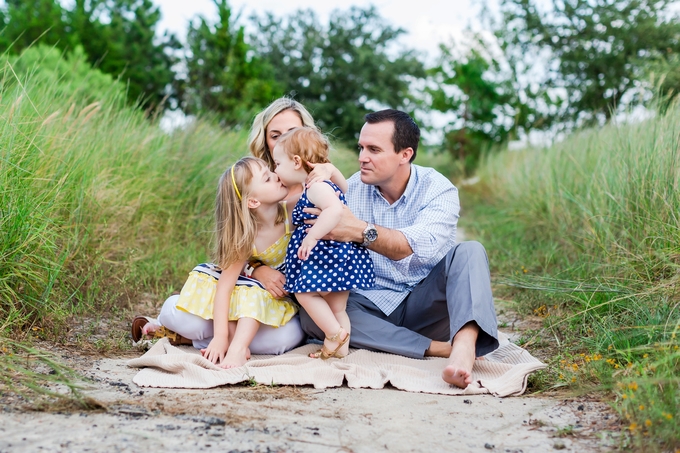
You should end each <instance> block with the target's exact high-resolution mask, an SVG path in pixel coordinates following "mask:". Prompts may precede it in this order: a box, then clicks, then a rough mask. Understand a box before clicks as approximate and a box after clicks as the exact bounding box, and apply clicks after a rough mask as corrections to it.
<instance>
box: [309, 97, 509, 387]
mask: <svg viewBox="0 0 680 453" xmlns="http://www.w3.org/2000/svg"><path fill="white" fill-rule="evenodd" d="M365 119H366V124H364V126H363V128H362V129H361V134H360V136H359V162H360V164H361V170H360V172H358V173H356V174H355V175H353V176H352V177H351V178H350V179H349V181H348V182H349V190H348V192H347V202H348V205H349V209H345V211H344V214H343V218H342V220H341V222H340V224H339V225H338V226H337V227H336V228H335V229H334V230H333V231H331V233H329V235H328V239H332V240H338V241H354V242H359V243H362V244H363V245H364V246H366V247H367V248H368V250H369V251H370V252H371V258H372V259H373V262H374V264H375V272H376V286H375V288H374V289H369V290H356V291H352V292H351V293H350V296H349V300H348V302H347V314H348V315H349V318H350V320H351V324H352V332H351V340H350V344H351V346H352V347H355V348H364V349H371V350H375V351H385V352H390V353H394V354H400V355H404V356H408V357H415V358H422V357H424V356H438V357H448V358H449V361H448V363H447V366H446V367H445V369H444V370H443V372H442V378H443V379H444V381H446V382H448V383H449V384H453V385H456V386H458V387H462V388H465V387H467V385H468V384H469V383H470V382H471V381H472V379H471V371H472V366H473V364H474V361H475V357H477V356H481V355H484V354H487V353H489V352H491V351H493V350H494V349H496V348H497V347H498V339H497V331H496V327H497V322H496V314H495V310H494V306H493V298H492V295H491V284H490V277H489V266H488V261H487V257H486V252H485V250H484V248H483V247H482V245H481V244H479V243H478V242H463V243H459V244H455V236H456V224H457V223H458V213H459V210H460V205H459V201H458V191H457V189H456V188H455V187H454V186H453V184H451V182H450V181H449V180H448V179H446V178H445V177H444V176H442V175H441V174H439V173H437V172H436V171H435V170H433V169H431V168H425V167H420V166H418V165H414V164H413V163H412V162H413V160H414V159H415V157H416V152H417V150H418V141H419V139H420V129H419V128H418V125H417V124H416V123H415V122H414V121H413V119H412V118H411V117H410V116H409V115H408V114H406V113H404V112H401V111H398V110H391V109H389V110H382V111H379V112H374V113H370V114H368V115H366V117H365ZM310 212H312V211H310ZM313 213H318V212H313ZM300 316H301V323H302V328H303V330H305V332H307V333H308V334H309V335H311V336H313V337H315V338H318V339H323V333H322V332H321V330H320V329H319V328H318V327H317V326H316V325H315V324H314V322H313V321H312V320H311V319H310V317H309V316H308V315H307V314H306V313H304V311H301V314H300Z"/></svg>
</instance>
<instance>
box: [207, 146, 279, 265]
mask: <svg viewBox="0 0 680 453" xmlns="http://www.w3.org/2000/svg"><path fill="white" fill-rule="evenodd" d="M258 167H259V168H265V169H267V170H269V167H268V166H267V163H266V162H265V161H263V160H262V159H258V158H256V157H250V156H247V157H244V158H242V159H240V160H238V161H237V162H236V163H235V164H234V165H233V166H231V167H229V168H228V169H227V170H226V171H225V172H224V173H223V174H222V176H221V177H220V182H219V183H218V185H217V197H216V200H215V224H216V227H215V233H216V236H217V240H216V243H217V249H216V251H215V261H216V262H217V264H218V265H219V267H220V268H221V269H226V268H228V267H229V266H231V265H232V264H234V263H236V262H238V261H245V260H247V259H248V258H249V257H250V256H251V255H252V253H253V244H254V243H255V237H256V236H257V218H256V217H255V212H254V211H252V210H251V209H250V208H248V198H249V197H250V193H251V190H250V187H251V182H252V180H253V175H254V170H255V169H256V168H258ZM284 220H285V212H284V210H283V206H282V205H281V204H279V213H278V215H277V217H276V223H277V224H279V223H281V222H283V221H284Z"/></svg>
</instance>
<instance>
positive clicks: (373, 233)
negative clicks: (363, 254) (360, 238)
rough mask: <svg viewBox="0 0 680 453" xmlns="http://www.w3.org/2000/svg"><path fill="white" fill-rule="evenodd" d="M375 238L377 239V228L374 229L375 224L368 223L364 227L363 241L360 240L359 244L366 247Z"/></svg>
mask: <svg viewBox="0 0 680 453" xmlns="http://www.w3.org/2000/svg"><path fill="white" fill-rule="evenodd" d="M366 223H368V222H366ZM376 239H378V230H376V229H375V225H373V224H372V223H368V225H366V228H364V242H362V243H361V245H362V246H364V247H368V246H369V245H371V244H373V242H375V240H376Z"/></svg>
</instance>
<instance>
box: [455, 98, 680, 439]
mask: <svg viewBox="0 0 680 453" xmlns="http://www.w3.org/2000/svg"><path fill="white" fill-rule="evenodd" d="M478 173H479V176H480V178H481V182H480V183H479V184H477V185H475V186H472V187H470V188H467V189H466V190H465V191H464V194H463V198H464V199H465V198H467V203H464V204H465V206H466V207H468V208H470V209H471V210H472V214H471V218H472V225H470V228H471V229H472V230H473V231H474V232H475V233H476V234H477V235H478V237H480V238H481V239H482V240H483V241H484V243H485V245H486V246H487V248H488V250H489V255H490V260H491V263H492V266H493V267H494V271H495V273H496V275H499V278H498V279H497V280H498V282H499V283H505V284H506V285H507V286H508V287H509V288H511V290H510V291H509V292H510V294H511V295H512V296H513V297H514V298H515V299H516V300H517V301H519V303H520V307H521V308H522V309H523V310H525V311H526V312H532V311H533V313H535V314H537V315H539V316H542V317H545V318H546V319H545V325H546V333H547V334H548V336H549V337H550V338H552V339H553V342H552V345H553V346H554V349H552V350H551V353H554V357H556V358H555V360H554V361H553V363H552V365H553V367H552V370H553V375H552V376H550V377H549V381H550V382H549V383H548V385H550V384H552V385H554V386H571V387H578V388H581V389H583V388H596V389H600V390H606V391H608V392H610V393H609V394H611V395H613V398H614V403H613V404H614V407H616V408H617V410H618V411H619V412H620V413H621V415H622V416H623V418H624V419H625V420H627V422H628V425H629V426H628V433H630V435H631V436H630V437H629V439H630V440H631V442H632V443H633V444H634V445H637V446H638V447H640V448H647V449H650V448H651V447H649V443H648V440H649V439H650V438H653V439H656V441H657V442H655V443H654V449H659V450H672V449H676V448H680V428H678V417H680V413H679V408H680V351H678V345H679V341H678V335H679V334H680V332H678V330H679V328H680V324H679V323H680V290H679V288H678V286H679V285H678V284H679V283H680V108H678V106H676V107H674V108H672V109H670V110H669V111H668V112H667V113H666V114H665V115H660V116H657V117H655V118H652V119H649V120H646V121H644V122H640V123H634V124H621V125H608V126H606V127H604V128H601V129H597V130H585V131H582V132H580V133H578V134H575V135H574V136H572V137H569V138H568V139H566V140H564V141H563V142H561V143H557V144H555V145H554V146H552V147H550V148H547V149H527V150H524V151H518V152H510V151H506V152H502V153H499V154H495V155H492V156H490V157H488V158H487V159H486V160H485V161H484V162H483V163H482V165H481V167H480V169H479V172H478ZM546 344H548V343H546Z"/></svg>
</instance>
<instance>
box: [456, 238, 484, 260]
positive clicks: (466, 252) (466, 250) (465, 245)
mask: <svg viewBox="0 0 680 453" xmlns="http://www.w3.org/2000/svg"><path fill="white" fill-rule="evenodd" d="M456 256H464V257H467V259H470V258H483V259H484V260H488V258H487V255H486V249H485V248H484V246H483V245H482V244H481V243H480V242H477V241H465V242H459V243H458V244H456V245H455V246H454V247H453V248H452V249H451V251H450V252H449V259H450V260H452V259H454V258H455V257H456Z"/></svg>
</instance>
